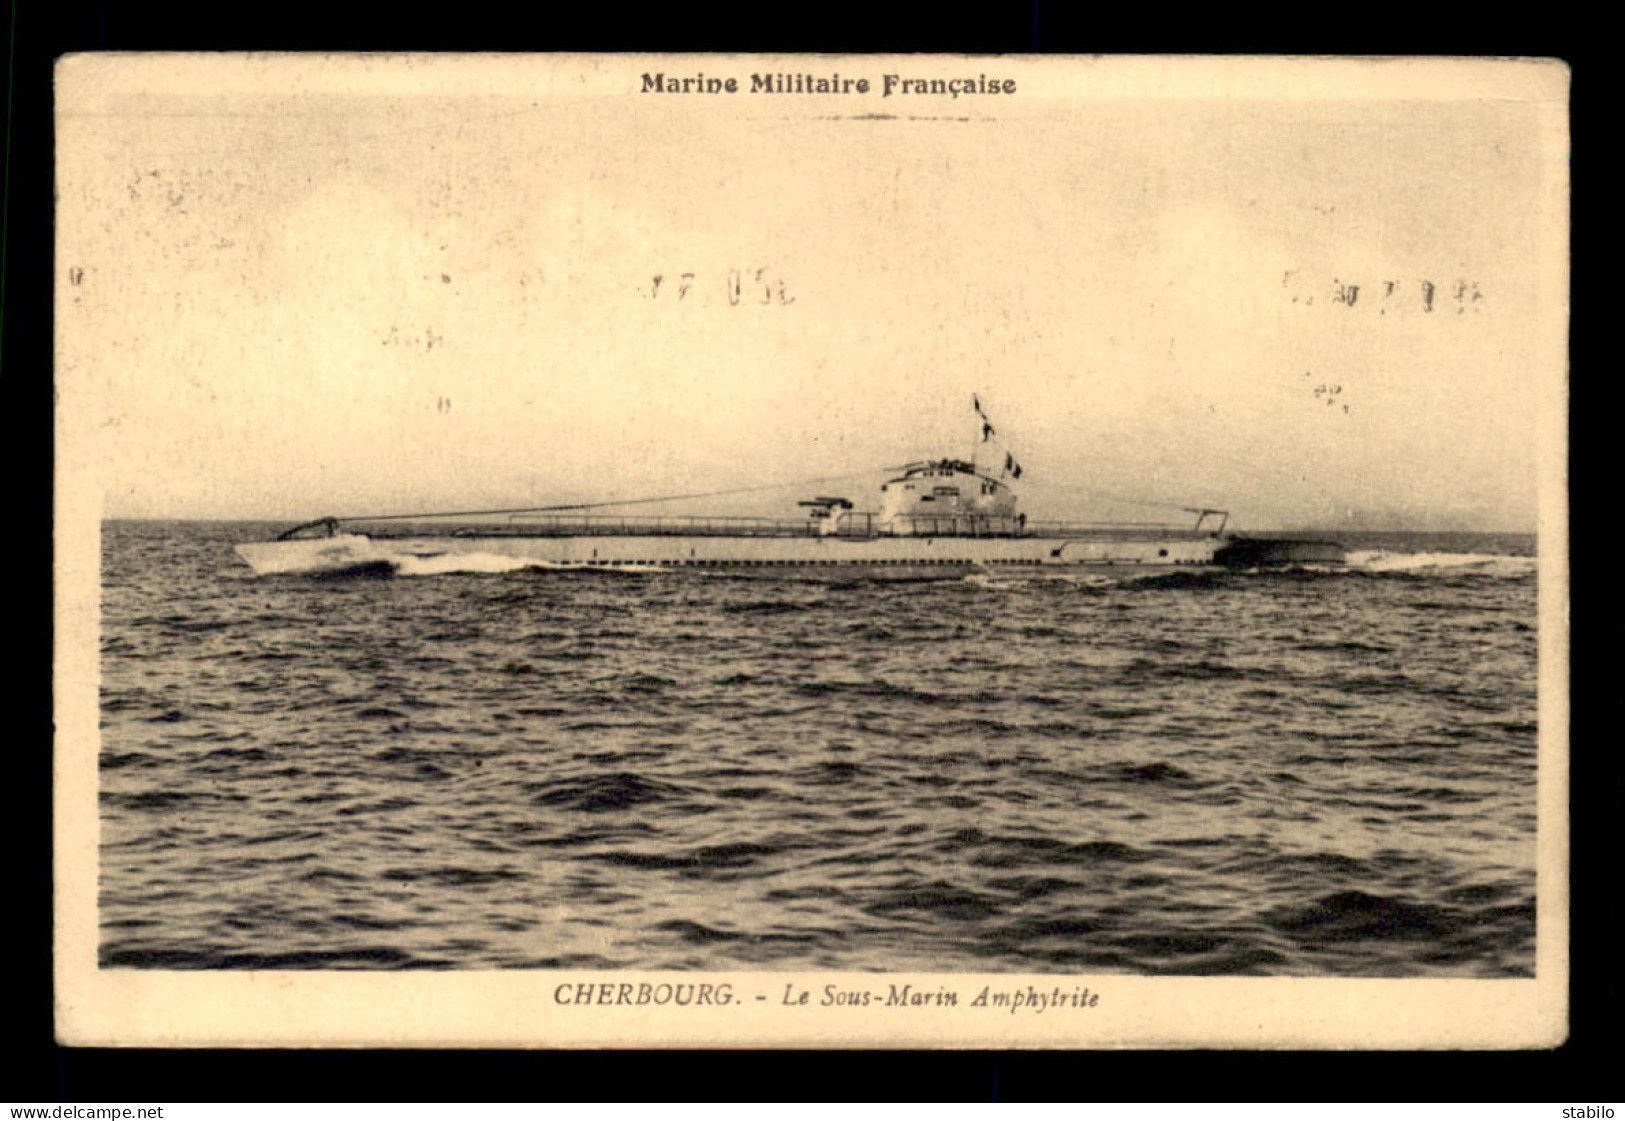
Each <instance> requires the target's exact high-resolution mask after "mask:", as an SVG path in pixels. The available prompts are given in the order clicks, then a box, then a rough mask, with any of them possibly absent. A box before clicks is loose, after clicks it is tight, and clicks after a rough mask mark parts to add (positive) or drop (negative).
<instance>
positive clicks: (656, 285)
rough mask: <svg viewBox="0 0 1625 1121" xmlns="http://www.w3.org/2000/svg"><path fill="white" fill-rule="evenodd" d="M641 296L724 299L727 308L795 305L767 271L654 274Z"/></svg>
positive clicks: (666, 299) (702, 301)
mask: <svg viewBox="0 0 1625 1121" xmlns="http://www.w3.org/2000/svg"><path fill="white" fill-rule="evenodd" d="M643 291H644V297H645V298H646V299H650V300H660V301H664V302H668V303H683V302H688V303H694V304H705V303H711V302H714V301H716V300H718V299H721V300H725V301H726V302H727V304H728V306H729V307H740V306H744V305H752V304H754V305H756V306H758V307H769V306H774V307H788V306H789V305H790V304H793V303H795V302H796V298H795V297H794V296H792V295H791V294H790V288H789V285H788V284H787V283H786V282H785V280H784V278H783V277H780V276H778V275H777V274H776V273H774V272H773V270H771V269H768V268H759V269H737V268H736V269H729V270H727V272H726V273H714V274H713V273H707V274H705V275H704V276H701V275H700V274H698V273H692V272H679V273H656V274H655V275H654V276H653V277H652V278H651V280H650V282H649V284H647V285H646V286H645V287H644V289H643Z"/></svg>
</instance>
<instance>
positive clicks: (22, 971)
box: [0, 0, 1625, 1121]
mask: <svg viewBox="0 0 1625 1121" xmlns="http://www.w3.org/2000/svg"><path fill="white" fill-rule="evenodd" d="M1239 11H1240V9H1238V8H1234V7H1231V6H1217V5H1210V6H1207V7H1206V8H1205V9H1203V10H1201V11H1199V12H1198V13H1197V14H1195V15H1192V14H1190V13H1185V12H1180V11H1178V10H1176V9H1172V8H1167V7H1162V6H1152V5H1139V6H1131V7H1130V8H1128V9H1127V10H1122V9H1115V10H1110V11H1107V10H1103V9H1101V8H1099V7H1097V6H1095V5H1086V4H1062V3H1058V2H1056V0H1030V2H1028V3H1017V4H1007V5H1000V6H996V7H995V6H992V5H985V6H980V7H966V8H951V7H950V6H949V3H948V2H946V0H945V2H943V3H938V4H930V5H926V4H918V5H904V4H893V5H885V4H882V3H879V2H878V0H873V2H870V3H867V4H862V5H856V4H855V5H851V6H850V7H843V6H842V5H836V4H805V3H803V4H795V5H791V4H782V3H781V4H771V3H756V4H752V5H749V6H740V7H738V8H729V7H726V6H719V5H700V4H698V3H694V2H687V3H676V2H672V3H665V4H659V5H653V6H648V7H643V6H635V5H612V4H609V3H602V2H600V3H597V4H591V5H579V6H572V5H560V6H557V7H547V6H545V5H540V4H535V3H531V4H523V3H521V4H508V3H467V2H465V3H459V4H456V5H447V4H444V3H440V4H433V5H425V6H421V7H411V6H409V4H408V3H401V4H399V5H389V6H385V5H368V4H345V3H342V0H328V2H327V3H324V4H311V3H279V4H267V3H263V2H261V0H246V2H243V3H236V4H233V3H228V2H225V0H215V2H214V3H212V4H209V5H201V4H199V5H183V4H173V3H171V4H158V3H143V2H138V0H56V2H51V0H17V2H16V3H14V4H13V6H12V7H11V8H10V9H9V12H8V16H9V24H8V26H7V28H6V34H7V56H6V57H7V70H6V73H7V77H8V87H7V88H8V94H9V98H8V101H9V110H8V113H9V116H8V126H7V146H6V166H5V175H6V200H5V208H6V214H5V229H6V237H5V241H6V249H5V261H4V268H5V312H4V314H5V318H4V331H3V346H4V366H3V373H0V391H3V393H4V402H5V407H4V408H3V409H0V417H3V418H4V426H5V429H4V430H5V433H6V439H5V440H4V441H3V442H0V455H4V456H5V457H7V459H8V460H9V463H8V466H10V467H11V470H10V471H9V472H8V473H7V475H6V476H5V477H7V478H9V479H11V480H12V485H11V487H10V488H9V493H8V496H7V497H8V498H9V499H10V502H9V504H8V505H9V507H10V510H9V513H10V515H11V518H10V519H9V520H10V521H11V526H10V528H11V531H12V540H13V543H14V544H17V545H23V544H28V545H30V546H31V547H28V548H21V549H16V550H12V551H11V555H10V556H9V559H8V563H7V574H8V577H9V578H8V579H7V580H6V582H5V585H4V587H5V588H6V590H7V591H8V592H9V595H8V596H7V599H6V607H7V610H6V611H5V612H4V614H3V616H0V617H4V618H6V619H7V621H8V622H9V623H10V624H11V625H10V626H9V627H8V628H7V630H8V631H9V632H10V634H11V636H13V639H14V643H15V644H14V645H12V650H13V653H14V656H13V658H12V659H10V667H9V669H8V670H7V672H6V674H5V675H3V680H4V682H5V687H4V688H5V692H4V694H0V696H3V697H4V702H5V703H6V705H7V709H8V710H9V713H10V714H11V716H12V718H13V719H12V720H11V721H9V722H7V723H6V724H5V725H0V728H4V729H5V730H6V731H8V732H10V735H7V736H4V737H3V738H0V743H3V744H4V749H5V751H6V757H5V769H6V773H7V775H8V777H9V780H10V781H8V782H6V783H5V785H4V786H3V787H0V790H4V792H5V793H4V803H3V804H4V805H5V807H6V810H7V811H8V812H7V813H5V814H4V815H0V816H3V817H4V818H5V821H6V825H7V834H8V840H9V842H10V843H9V844H8V845H7V847H6V849H5V850H4V851H5V863H4V868H5V870H6V885H7V890H6V892H5V894H4V895H3V896H0V898H3V899H5V900H6V901H7V903H8V904H9V905H8V906H7V907H6V908H5V910H4V912H3V915H4V925H5V928H6V936H7V948H8V950H9V951H10V952H9V953H8V954H7V958H6V963H7V976H6V980H5V983H4V984H5V989H4V991H5V993H6V997H5V1001H4V1008H5V1013H6V1020H7V1021H8V1022H9V1024H10V1026H11V1028H12V1032H11V1039H12V1042H11V1044H10V1046H9V1048H8V1053H7V1054H6V1062H5V1067H6V1068H7V1070H6V1073H5V1074H4V1075H0V1100H7V1101H10V1102H13V1103H31V1104H45V1103H54V1102H63V1103H79V1104H93V1103H97V1102H123V1103H162V1102H174V1101H227V1102H229V1101H277V1100H287V1099H293V1100H303V1101H444V1100H461V1101H507V1100H517V1101H533V1100H550V1099H551V1100H587V1101H593V1100H638V1099H647V1100H667V1101H684V1100H735V1099H741V1098H756V1099H761V1100H810V1101H815V1100H865V1099H869V1100H880V1101H890V1100H904V1101H932V1100H955V1101H997V1100H1006V1101H1018V1100H1035V1099H1049V1100H1070V1101H1080V1100H1081V1101H1091V1100H1092V1101H1123V1102H1135V1101H1166V1100H1190V1101H1196V1102H1225V1101H1271V1100H1304V1101H1317V1100H1318V1101H1366V1100H1386V1101H1393V1100H1407V1101H1435V1100H1436V1101H1473V1100H1481V1101H1527V1100H1545V1101H1562V1102H1572V1103H1574V1104H1585V1103H1587V1102H1600V1101H1610V1100H1612V1101H1618V1100H1619V1097H1620V1094H1619V1086H1620V1082H1619V1079H1618V1078H1617V1077H1615V1076H1614V1070H1615V1067H1616V1065H1617V1060H1616V1059H1615V1058H1614V1056H1615V1055H1616V1054H1617V1050H1616V1048H1614V1047H1613V1046H1611V1043H1612V1040H1613V1037H1614V1036H1615V1035H1617V1034H1618V1033H1617V1031H1616V1030H1615V1029H1614V1024H1615V1022H1616V1021H1617V1019H1618V1018H1619V1016H1620V1013H1621V1008H1620V1005H1619V989H1618V982H1617V968H1616V964H1615V963H1616V961H1617V959H1618V957H1619V953H1620V950H1619V946H1620V944H1621V942H1622V938H1625V932H1622V930H1621V928H1620V925H1619V908H1618V903H1617V893H1618V891H1619V889H1620V887H1621V885H1622V879H1625V877H1621V875H1620V873H1619V868H1620V866H1621V865H1620V862H1619V860H1620V858H1619V857H1618V856H1617V855H1616V852H1617V850H1618V848H1619V847H1620V843H1619V840H1618V833H1619V832H1620V831H1619V830H1618V829H1617V828H1616V823H1617V822H1618V821H1619V820H1620V819H1621V817H1622V809H1625V788H1622V784H1621V782H1620V771H1619V762H1618V758H1619V754H1620V752H1621V750H1622V748H1621V739H1622V735H1621V729H1622V728H1625V721H1622V720H1621V717H1625V693H1622V691H1621V689H1620V688H1619V687H1618V686H1617V685H1616V684H1615V683H1614V682H1613V681H1612V680H1607V681H1605V680H1604V679H1603V675H1604V674H1609V676H1610V678H1611V677H1612V674H1611V673H1610V669H1611V663H1612V662H1613V660H1614V658H1615V657H1617V652H1618V651H1619V650H1620V649H1621V639H1625V634H1622V633H1621V627H1620V625H1619V622H1618V616H1617V614H1616V609H1615V608H1614V605H1613V600H1612V598H1611V597H1609V596H1607V595H1606V594H1605V593H1606V588H1607V572H1606V568H1607V566H1608V565H1609V564H1617V561H1615V560H1612V559H1610V558H1611V557H1612V555H1613V554H1615V553H1616V552H1617V550H1615V549H1613V548H1612V541H1611V539H1612V537H1613V533H1614V530H1613V525H1612V524H1611V523H1612V522H1614V521H1616V520H1617V519H1616V516H1615V515H1614V514H1613V512H1612V510H1611V509H1610V508H1609V507H1607V506H1605V505H1601V504H1593V505H1586V504H1583V503H1581V502H1576V503H1575V504H1574V509H1575V511H1576V516H1577V517H1578V518H1580V519H1582V520H1581V522H1580V525H1579V528H1577V529H1576V530H1575V535H1574V537H1575V539H1574V549H1575V555H1576V556H1577V557H1578V558H1579V561H1578V563H1576V564H1575V567H1574V574H1575V587H1576V589H1577V590H1578V591H1579V592H1580V597H1581V602H1582V604H1583V605H1584V606H1583V608H1582V611H1581V612H1579V613H1577V614H1576V616H1575V619H1574V629H1575V637H1576V639H1577V640H1578V641H1577V643H1576V651H1575V656H1574V660H1575V664H1576V669H1575V672H1574V675H1573V676H1574V705H1575V714H1576V718H1577V719H1576V723H1575V725H1574V729H1575V731H1574V737H1573V756H1574V758H1573V780H1574V805H1573V820H1574V853H1575V855H1574V864H1573V873H1574V891H1573V894H1574V899H1573V912H1572V919H1573V929H1574V935H1573V957H1572V964H1573V977H1574V981H1573V985H1572V990H1573V991H1572V1020H1571V1024H1572V1026H1571V1033H1572V1034H1571V1038H1570V1042H1569V1043H1568V1044H1566V1045H1565V1046H1564V1047H1562V1048H1559V1049H1557V1050H1555V1051H1546V1052H1514V1053H1502V1054H1475V1053H1419V1054H1403V1053H1401V1054H1392V1053H1350V1054H1337V1053H1298V1054H1294V1053H1282V1052H1276V1053H1215V1052H1182V1053H1157V1052H1093V1053H1091V1052H1081V1053H1055V1052H1018V1053H1009V1052H1004V1053H975V1052H973V1053H943V1052H936V1053H931V1052H927V1053H911V1052H878V1053H854V1052H820V1053H810V1054H795V1053H787V1052H721V1053H691V1052H650V1053H634V1052H562V1053H561V1052H463V1051H454V1052H402V1051H395V1052H389V1051H284V1052H268V1051H176V1052H165V1051H128V1050H127V1051H119V1050H102V1049H88V1048H62V1047H58V1046H57V1045H56V1044H55V1042H54V1039H53V1036H52V988H51V954H50V938H51V868H50V828H51V822H50V784H51V773H50V767H51V715H50V703H49V701H50V696H51V676H50V668H49V666H50V656H49V654H50V649H51V646H50V626H51V622H50V603H49V597H47V596H46V595H44V594H43V592H42V589H44V588H46V587H48V586H50V582H51V575H50V572H51V568H50V566H51V557H50V535H49V534H48V533H46V532H43V531H42V527H45V526H48V525H49V524H50V520H51V493H50V487H51V464H50V458H51V450H52V448H51V434H50V426H51V403H52V393H51V377H50V355H51V337H50V293H51V291H52V283H51V276H52V261H51V218H50V216H51V212H52V182H51V176H52V146H51V145H52V141H51V93H50V91H51V66H52V62H53V60H54V59H55V58H56V57H57V56H59V55H61V54H63V53H67V52H70V51H95V50H261V51H263V50H459V51H559V50H569V51H689V50H692V51H700V50H704V51H781V50H782V51H821V52H848V51H853V52H877V51H884V52H938V51H942V52H953V53H975V54H994V53H1030V52H1038V53H1058V54H1094V53H1114V54H1115V53H1162V54H1166V53H1240V54H1251V53H1293V54H1455V55H1519V56H1542V57H1559V58H1564V59H1566V60H1567V61H1569V62H1570V64H1571V65H1572V66H1574V68H1575V72H1574V97H1575V102H1574V117H1573V128H1574V135H1575V137H1576V139H1582V138H1583V137H1584V135H1585V126H1586V124H1587V117H1586V114H1585V112H1584V108H1585V99H1584V94H1585V92H1586V81H1585V79H1586V76H1587V70H1586V68H1585V67H1584V66H1583V65H1582V64H1581V58H1580V53H1579V52H1580V44H1579V40H1580V38H1581V35H1582V32H1580V31H1577V30H1576V29H1573V28H1566V27H1565V28H1559V27H1557V26H1555V17H1553V16H1551V15H1548V14H1543V13H1541V12H1540V11H1539V10H1538V9H1530V8H1523V7H1521V8H1518V9H1515V10H1509V12H1508V14H1507V15H1505V16H1496V15H1492V14H1490V13H1489V12H1488V11H1487V10H1486V11H1478V10H1474V9H1472V8H1464V7H1462V6H1459V5H1443V4H1438V5H1434V6H1431V7H1430V6H1427V5H1410V6H1401V7H1395V6H1391V5H1390V6H1378V5H1374V4H1368V5H1364V6H1360V5H1348V4H1345V5H1336V6H1334V5H1326V6H1323V7H1321V8H1317V9H1311V8H1308V7H1299V8H1297V9H1295V10H1292V11H1286V10H1284V9H1283V10H1282V12H1281V13H1280V14H1279V15H1276V16H1272V17H1270V18H1269V19H1267V20H1266V19H1254V20H1253V21H1251V23H1249V22H1247V21H1245V20H1243V19H1241V18H1240V17H1239V16H1238V13H1239ZM1497 21H1499V22H1497ZM1583 200H1584V193H1583V187H1582V188H1581V190H1579V191H1577V201H1579V202H1581V203H1582V206H1581V207H1577V209H1576V213H1577V214H1580V215H1582V216H1583ZM1576 264H1578V265H1581V266H1582V268H1581V269H1580V270H1578V271H1577V272H1576V290H1577V291H1576V308H1577V309H1581V310H1583V307H1584V303H1585V301H1584V296H1585V291H1584V279H1583V278H1584V268H1583V266H1584V264H1585V254H1584V253H1583V252H1582V253H1581V254H1579V255H1578V256H1577V259H1576ZM1600 291H1607V288H1606V287H1605V286H1604V287H1602V288H1600ZM1583 328H1584V320H1583V316H1582V317H1579V318H1578V319H1577V321H1576V338H1580V337H1583V335H1584V330H1583ZM1574 353H1575V354H1576V355H1578V354H1579V353H1580V351H1579V350H1575V351H1574ZM1618 364H1619V363H1618V358H1617V355H1613V354H1611V355H1610V357H1609V359H1608V361H1607V365H1606V366H1594V367H1589V368H1588V367H1586V366H1584V365H1582V364H1578V363H1577V365H1576V373H1575V375H1574V378H1573V391H1574V394H1575V397H1576V399H1578V400H1580V401H1581V403H1582V408H1581V409H1579V410H1575V415H1578V416H1581V417H1585V418H1587V419H1586V421H1585V422H1584V423H1581V424H1579V425H1577V426H1576V429H1575V432H1574V446H1575V452H1574V453H1573V456H1572V462H1571V468H1572V475H1573V480H1574V481H1573V490H1574V493H1575V494H1576V496H1580V495H1583V494H1584V493H1585V492H1586V491H1587V490H1593V491H1595V490H1596V489H1597V488H1598V487H1600V486H1609V487H1611V486H1612V479H1613V478H1614V477H1615V476H1617V474H1618V470H1617V467H1616V466H1615V465H1614V464H1612V463H1610V464H1607V465H1599V466H1598V467H1597V468H1596V469H1595V472H1594V473H1588V471H1587V469H1586V468H1585V466H1584V464H1583V461H1582V456H1581V451H1582V449H1583V448H1584V447H1585V441H1586V436H1587V434H1588V433H1589V432H1591V431H1594V430H1595V429H1594V425H1596V424H1597V423H1599V422H1600V423H1605V424H1606V423H1609V422H1610V418H1611V417H1612V416H1613V415H1615V414H1614V412H1613V409H1612V404H1613V400H1614V396H1615V391H1614V390H1613V383H1614V381H1615V379H1616V377H1617V369H1618ZM1612 427H1613V425H1612V424H1610V428H1612ZM1588 515H1589V517H1588ZM1605 538H1606V540H1605ZM1593 588H1596V589H1598V590H1599V592H1600V593H1602V594H1598V595H1597V596H1595V597H1594V598H1588V596H1587V593H1588V592H1590V591H1591V590H1592V589H1593ZM1604 643H1606V645H1603V644H1604ZM8 645H11V644H8ZM1588 651H1594V653H1593V654H1592V655H1591V656H1590V657H1588V656H1587V652H1588ZM1554 1121H1555V1118H1554Z"/></svg>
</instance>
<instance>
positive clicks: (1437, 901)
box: [100, 522, 1536, 977]
mask: <svg viewBox="0 0 1625 1121" xmlns="http://www.w3.org/2000/svg"><path fill="white" fill-rule="evenodd" d="M273 528H276V527H269V526H259V525H251V524H244V523H196V522H171V523H157V522H110V523H107V524H106V525H105V526H104V534H103V557H102V560H103V602H102V632H101V640H102V651H101V652H102V662H101V665H102V687H101V698H100V700H101V745H100V808H101V839H100V856H101V867H100V924H101V944H100V961H101V964H102V966H104V967H109V968H113V967H147V968H164V969H411V968H420V969H422V968H432V969H493V968H502V969H555V968H593V969H617V968H628V969H630V968H637V969H679V970H726V969H783V970H791V969H794V970H921V971H935V972H952V971H976V972H996V971H1020V972H1042V973H1072V974H1077V973H1094V972H1128V973H1144V974H1240V975H1295V976H1381V977H1507V976H1531V975H1532V974H1533V970H1534V937H1535V912H1536V898H1535V833H1536V813H1535V806H1536V796H1535V795H1536V783H1535V778H1536V767H1535V757H1536V722H1535V721H1536V717H1535V711H1536V697H1535V681H1536V587H1535V560H1534V557H1533V553H1534V542H1533V539H1532V538H1530V537H1516V536H1512V537H1507V536H1503V537H1489V536H1483V535H1460V534H1456V535H1444V534H1388V535H1350V536H1345V537H1344V538H1343V540H1344V541H1345V542H1346V543H1348V544H1349V545H1350V546H1351V548H1352V549H1353V550H1354V552H1353V553H1352V555H1351V558H1350V560H1351V563H1350V564H1349V565H1348V566H1346V568H1343V569H1335V568H1323V569H1309V570H1296V571H1284V572H1258V571H1254V572H1219V573H1197V574H1180V575H1178V576H1175V577H1156V578H1142V579H1130V578H1125V579H1108V578H1089V579H1006V578H1000V577H972V578H969V579H964V580H952V581H945V582H939V583H926V584H888V583H863V582H857V583H852V584H846V585H842V584H832V583H797V582H791V581H782V580H772V579H767V580H763V579H742V578H735V577H727V576H720V575H714V574H702V573H697V572H692V571H683V572H672V573H665V572H624V571H622V572H614V571H602V572H587V571H558V570H545V569H535V568H525V567H520V566H517V565H516V564H515V562H513V561H511V560H505V559H503V558H498V557H481V556H472V557H465V558H458V559H457V561H456V563H447V562H433V563H425V564H424V565H423V566H422V567H421V570H420V571H417V572H416V574H411V572H410V571H409V572H407V573H403V574H402V575H399V576H397V577H396V578H393V579H370V580H348V581H345V580H338V581H335V580H318V579H312V578H309V577H301V576H281V577H256V576H254V575H252V573H251V572H250V571H249V570H248V569H247V568H246V567H245V566H243V565H242V564H241V562H240V561H238V560H237V559H236V557H235V556H234V555H233V553H232V551H231V546H232V545H233V544H234V543H236V542H240V541H248V540H256V539H264V538H265V537H267V536H269V534H270V531H271V530H272V529H273Z"/></svg>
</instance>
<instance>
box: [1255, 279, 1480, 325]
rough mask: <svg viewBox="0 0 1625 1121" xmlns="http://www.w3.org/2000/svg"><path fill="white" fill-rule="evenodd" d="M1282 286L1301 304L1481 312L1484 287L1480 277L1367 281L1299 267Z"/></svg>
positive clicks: (1380, 312) (1389, 311)
mask: <svg viewBox="0 0 1625 1121" xmlns="http://www.w3.org/2000/svg"><path fill="white" fill-rule="evenodd" d="M1281 287H1282V288H1283V289H1285V291H1286V293H1287V296H1288V298H1289V299H1290V301H1291V302H1292V303H1294V304H1297V305H1298V306H1300V307H1314V306H1315V305H1316V304H1317V303H1319V304H1323V305H1334V306H1337V307H1339V308H1346V309H1350V310H1354V311H1359V312H1365V313H1369V314H1371V315H1377V316H1385V315H1436V314H1455V315H1467V314H1468V313H1472V314H1474V315H1476V314H1478V313H1479V312H1481V311H1482V310H1483V302H1484V291H1483V289H1482V288H1481V287H1479V284H1478V282H1477V281H1476V280H1467V279H1460V278H1458V279H1455V280H1451V281H1448V282H1439V281H1435V280H1432V279H1429V278H1427V277H1412V278H1403V279H1390V278H1383V279H1380V280H1374V281H1367V280H1364V279H1350V278H1346V277H1337V276H1333V277H1329V278H1326V279H1312V278H1307V277H1305V276H1304V275H1303V273H1302V271H1301V270H1299V269H1288V270H1287V271H1286V272H1284V273H1282V274H1281Z"/></svg>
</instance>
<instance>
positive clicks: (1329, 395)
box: [1303, 370, 1349, 416]
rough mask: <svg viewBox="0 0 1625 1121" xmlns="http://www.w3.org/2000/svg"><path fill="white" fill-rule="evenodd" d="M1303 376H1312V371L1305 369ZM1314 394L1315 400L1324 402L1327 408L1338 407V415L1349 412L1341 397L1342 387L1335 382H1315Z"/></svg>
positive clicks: (1345, 402)
mask: <svg viewBox="0 0 1625 1121" xmlns="http://www.w3.org/2000/svg"><path fill="white" fill-rule="evenodd" d="M1303 376H1304V377H1306V378H1313V377H1314V376H1315V375H1314V372H1313V371H1311V370H1305V371H1304V372H1303ZM1314 396H1315V400H1317V401H1323V402H1325V404H1326V407H1327V408H1329V409H1340V410H1341V411H1340V412H1339V414H1338V415H1340V416H1341V415H1346V414H1347V413H1348V412H1349V403H1348V402H1347V401H1345V400H1344V399H1343V387H1342V385H1340V384H1338V383H1336V382H1329V381H1322V382H1317V383H1316V384H1315V388H1314Z"/></svg>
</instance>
